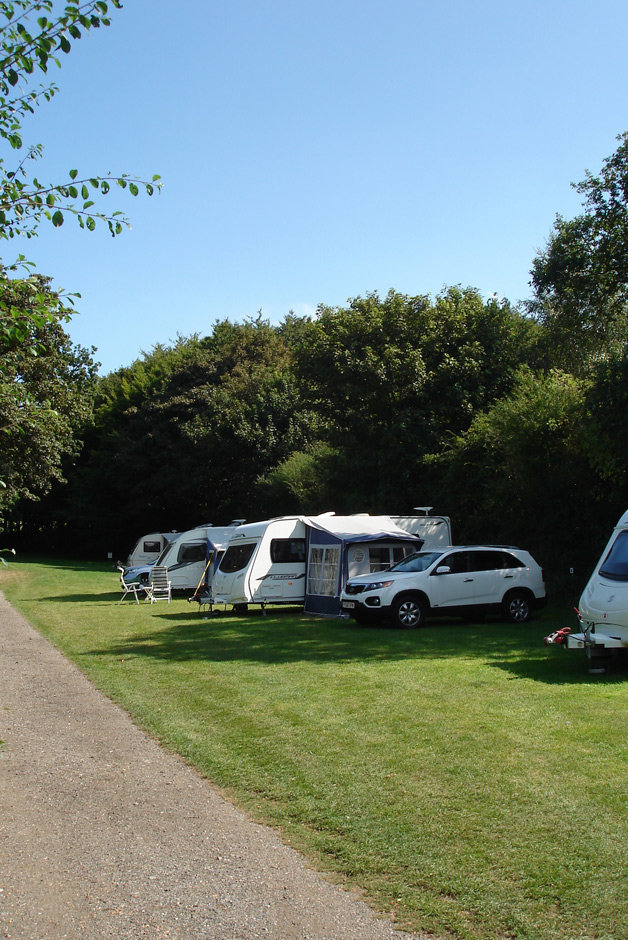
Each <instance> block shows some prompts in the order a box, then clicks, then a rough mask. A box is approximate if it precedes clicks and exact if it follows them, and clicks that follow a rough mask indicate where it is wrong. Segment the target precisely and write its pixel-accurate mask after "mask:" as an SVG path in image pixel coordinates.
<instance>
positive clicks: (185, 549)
mask: <svg viewBox="0 0 628 940" xmlns="http://www.w3.org/2000/svg"><path fill="white" fill-rule="evenodd" d="M205 558H206V553H205V545H204V544H203V543H202V542H187V544H186V543H184V544H183V545H182V546H181V548H180V549H179V554H178V555H177V561H178V562H187V563H188V564H191V563H192V562H194V561H205Z"/></svg>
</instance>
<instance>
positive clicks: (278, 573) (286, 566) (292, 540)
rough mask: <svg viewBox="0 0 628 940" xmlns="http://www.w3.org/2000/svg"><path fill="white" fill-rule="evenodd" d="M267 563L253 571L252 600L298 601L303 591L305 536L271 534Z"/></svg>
mask: <svg viewBox="0 0 628 940" xmlns="http://www.w3.org/2000/svg"><path fill="white" fill-rule="evenodd" d="M269 551H270V565H269V566H268V568H267V570H266V571H264V573H263V574H262V573H261V571H262V569H261V568H260V569H259V572H260V573H259V574H257V575H256V574H254V575H253V580H254V581H255V583H254V584H253V585H252V587H253V590H254V600H256V601H258V602H259V603H266V602H268V603H273V604H277V603H279V604H292V603H294V604H302V603H303V600H304V596H305V594H304V592H305V538H304V537H295V536H290V537H288V538H271V539H270V543H269Z"/></svg>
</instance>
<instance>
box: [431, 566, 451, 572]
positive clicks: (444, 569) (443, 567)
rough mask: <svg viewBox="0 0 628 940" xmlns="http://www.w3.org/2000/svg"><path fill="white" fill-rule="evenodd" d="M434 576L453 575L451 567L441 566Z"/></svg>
mask: <svg viewBox="0 0 628 940" xmlns="http://www.w3.org/2000/svg"><path fill="white" fill-rule="evenodd" d="M434 574H451V568H450V567H449V565H439V566H438V568H437V569H436V571H435V572H434Z"/></svg>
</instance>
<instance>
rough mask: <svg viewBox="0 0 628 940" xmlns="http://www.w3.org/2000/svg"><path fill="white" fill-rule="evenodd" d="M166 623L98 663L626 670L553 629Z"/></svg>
mask: <svg viewBox="0 0 628 940" xmlns="http://www.w3.org/2000/svg"><path fill="white" fill-rule="evenodd" d="M155 621H157V623H158V624H159V627H158V628H157V629H152V630H150V631H147V632H142V633H141V634H136V635H135V636H132V637H129V638H128V640H126V641H125V642H123V643H120V644H117V645H112V646H109V647H104V648H101V649H94V650H90V651H89V654H90V655H95V656H114V657H118V656H123V657H125V658H129V657H131V656H137V657H140V658H147V659H159V660H165V661H171V662H186V661H194V660H197V661H205V662H230V661H234V662H237V661H241V662H257V663H265V664H269V665H270V664H283V663H296V662H299V661H307V662H314V663H320V664H321V665H323V664H325V663H332V662H373V661H375V662H376V661H381V662H393V661H396V660H408V659H416V660H426V659H430V660H438V659H453V658H458V659H460V658H461V659H466V660H477V661H478V663H482V664H485V665H489V666H492V667H495V668H496V669H500V670H503V671H504V672H506V673H508V674H509V675H510V677H511V678H512V679H513V680H516V679H532V680H534V681H537V682H544V683H547V684H560V683H569V684H573V683H577V684H578V683H589V682H592V681H595V682H597V683H599V682H600V681H602V682H618V681H626V679H628V671H627V670H626V669H623V670H617V671H611V672H610V673H609V674H608V675H606V676H596V677H592V676H589V675H588V672H587V664H586V659H585V658H584V656H580V655H579V654H578V653H572V652H567V651H566V650H563V649H557V648H550V649H548V648H547V647H545V646H544V645H543V636H544V635H545V633H546V632H547V628H546V625H544V624H543V622H540V621H532V623H530V624H527V625H526V626H525V627H521V626H512V625H509V624H504V623H500V622H485V623H482V624H461V623H460V621H459V620H454V619H451V620H450V619H439V620H434V621H431V622H430V623H429V625H428V626H427V627H426V628H425V629H423V630H410V631H399V630H395V629H391V628H387V627H385V626H369V627H363V626H358V625H357V624H355V623H354V622H353V621H347V620H344V619H341V618H336V619H332V620H328V619H321V618H317V617H308V616H307V615H304V614H302V613H301V612H300V611H299V610H295V609H282V610H274V611H272V613H267V615H266V616H262V615H261V613H255V614H252V615H251V614H250V615H249V616H245V617H236V616H233V615H232V614H225V613H223V612H220V613H219V614H216V613H214V614H211V615H209V616H208V617H204V616H202V615H201V614H199V613H198V612H196V611H192V612H174V611H172V612H164V611H163V609H162V611H160V612H159V613H157V612H156V611H155Z"/></svg>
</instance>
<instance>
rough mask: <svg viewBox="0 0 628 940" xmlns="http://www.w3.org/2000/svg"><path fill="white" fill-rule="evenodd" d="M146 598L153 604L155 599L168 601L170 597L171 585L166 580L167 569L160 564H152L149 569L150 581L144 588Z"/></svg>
mask: <svg viewBox="0 0 628 940" xmlns="http://www.w3.org/2000/svg"><path fill="white" fill-rule="evenodd" d="M144 590H145V592H146V600H147V601H150V602H151V604H154V603H155V601H168V603H170V600H171V597H172V585H171V583H170V581H169V580H168V569H167V568H166V567H164V566H162V565H160V566H159V567H158V566H157V565H153V567H152V568H151V569H150V581H149V582H148V586H147V587H145V588H144Z"/></svg>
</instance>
